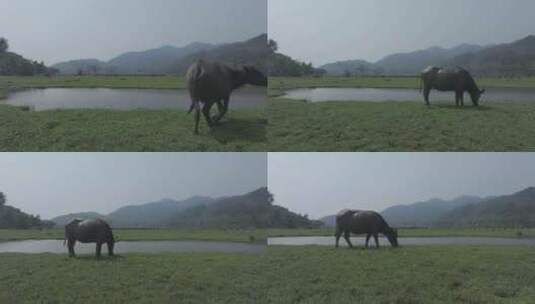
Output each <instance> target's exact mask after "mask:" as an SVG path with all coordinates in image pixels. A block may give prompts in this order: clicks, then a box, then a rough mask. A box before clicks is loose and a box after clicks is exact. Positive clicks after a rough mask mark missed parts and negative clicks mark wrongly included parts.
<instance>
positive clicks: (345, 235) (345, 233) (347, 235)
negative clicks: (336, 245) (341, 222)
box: [344, 231, 353, 248]
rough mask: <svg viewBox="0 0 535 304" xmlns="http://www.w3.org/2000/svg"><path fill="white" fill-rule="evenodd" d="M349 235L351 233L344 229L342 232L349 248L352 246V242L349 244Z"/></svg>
mask: <svg viewBox="0 0 535 304" xmlns="http://www.w3.org/2000/svg"><path fill="white" fill-rule="evenodd" d="M350 235H351V234H350V233H349V231H345V232H344V239H345V240H346V242H347V245H349V248H353V244H351V239H350V238H349V237H350Z"/></svg>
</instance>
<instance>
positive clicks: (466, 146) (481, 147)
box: [268, 97, 535, 152]
mask: <svg viewBox="0 0 535 304" xmlns="http://www.w3.org/2000/svg"><path fill="white" fill-rule="evenodd" d="M534 98H535V97H534ZM268 117H269V120H270V122H269V127H268V141H269V149H270V151H278V152H279V151H291V152H295V151H318V152H321V151H331V152H333V151H344V152H350V151H368V152H373V151H382V152H385V151H395V152H400V151H422V152H423V151H430V152H436V151H443V152H446V151H485V152H488V151H517V152H518V151H534V150H535V102H534V103H525V104H523V103H510V104H505V103H504V104H501V103H492V104H485V105H483V106H480V107H479V108H474V107H470V106H469V107H465V108H462V109H461V108H456V107H455V106H454V105H432V106H430V107H426V106H424V105H423V104H422V103H415V102H384V103H375V102H358V103H354V102H324V103H304V102H299V101H290V100H282V99H271V100H270V101H269V106H268Z"/></svg>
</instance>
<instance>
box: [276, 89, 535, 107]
mask: <svg viewBox="0 0 535 304" xmlns="http://www.w3.org/2000/svg"><path fill="white" fill-rule="evenodd" d="M282 98H287V99H295V100H304V101H308V102H325V101H355V102H359V101H371V102H384V101H418V102H422V103H423V102H424V99H423V96H422V94H421V93H420V91H419V90H415V89H369V88H316V89H295V90H290V91H287V92H286V94H285V95H283V96H282ZM430 101H431V103H433V102H440V103H443V102H450V103H453V104H455V94H454V93H453V92H438V91H432V92H431V97H430ZM464 102H465V105H471V104H472V101H471V99H470V96H469V95H468V94H465V99H464ZM481 102H482V103H483V104H484V103H485V102H535V89H516V88H511V89H509V88H499V89H492V88H491V89H487V90H486V92H485V94H484V95H483V97H481Z"/></svg>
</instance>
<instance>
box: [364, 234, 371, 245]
mask: <svg viewBox="0 0 535 304" xmlns="http://www.w3.org/2000/svg"><path fill="white" fill-rule="evenodd" d="M371 236H372V235H371V234H369V233H368V234H367V235H366V245H365V248H368V247H370V246H369V244H370V237H371Z"/></svg>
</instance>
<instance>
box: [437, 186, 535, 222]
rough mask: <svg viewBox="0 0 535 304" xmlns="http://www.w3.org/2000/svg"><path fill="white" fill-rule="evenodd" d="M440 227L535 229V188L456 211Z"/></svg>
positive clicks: (446, 216)
mask: <svg viewBox="0 0 535 304" xmlns="http://www.w3.org/2000/svg"><path fill="white" fill-rule="evenodd" d="M437 225H439V226H444V227H535V188H527V189H525V190H522V191H520V192H517V193H514V194H511V195H504V196H498V197H494V198H490V199H487V200H483V201H481V202H477V203H473V204H469V205H466V206H462V207H459V208H456V209H454V210H452V211H450V212H448V213H446V214H444V215H443V216H442V217H441V218H440V219H439V220H438V221H437Z"/></svg>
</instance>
